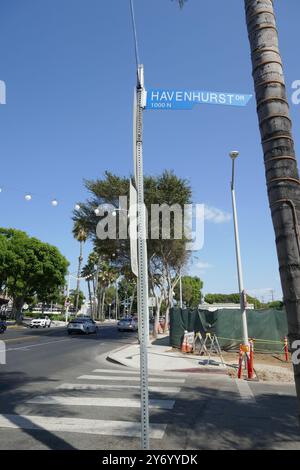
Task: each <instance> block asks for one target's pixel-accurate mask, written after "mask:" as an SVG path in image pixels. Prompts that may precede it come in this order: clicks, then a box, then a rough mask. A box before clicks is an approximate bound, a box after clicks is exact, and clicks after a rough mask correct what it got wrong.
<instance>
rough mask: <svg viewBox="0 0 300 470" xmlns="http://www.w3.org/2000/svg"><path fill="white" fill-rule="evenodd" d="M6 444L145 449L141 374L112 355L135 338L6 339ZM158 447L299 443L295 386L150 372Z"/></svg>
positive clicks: (1, 419) (113, 334)
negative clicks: (142, 444) (110, 359)
mask: <svg viewBox="0 0 300 470" xmlns="http://www.w3.org/2000/svg"><path fill="white" fill-rule="evenodd" d="M0 339H1V340H5V343H6V349H7V364H6V365H0V449H107V450H110V449H126V450H128V449H138V448H139V446H140V438H139V433H140V425H139V421H140V410H139V376H138V373H136V372H132V371H130V370H128V369H127V368H125V367H122V366H120V365H117V364H113V363H110V362H108V361H107V360H106V357H107V353H108V352H109V351H111V350H114V349H117V348H121V347H122V346H125V345H126V344H128V343H129V342H133V341H135V340H136V334H132V333H118V332H117V329H116V326H115V325H105V326H101V327H100V329H99V332H98V334H97V335H89V336H79V335H78V336H77V335H76V336H72V337H68V335H67V333H66V329H65V328H53V329H52V328H51V329H50V330H48V329H46V330H34V331H32V330H25V331H23V330H22V331H19V330H10V331H7V332H6V333H5V334H4V335H1V338H0ZM149 386H150V433H151V434H150V435H151V441H150V442H151V448H153V449H176V450H179V449H197V450H201V449H300V433H299V427H298V423H297V418H296V414H297V407H296V399H295V390H294V386H292V385H279V384H277V385H274V384H264V383H255V382H253V383H248V382H245V381H240V382H237V381H235V380H232V379H230V378H229V377H228V376H220V375H215V374H189V373H163V374H162V373H160V374H151V375H150V377H149Z"/></svg>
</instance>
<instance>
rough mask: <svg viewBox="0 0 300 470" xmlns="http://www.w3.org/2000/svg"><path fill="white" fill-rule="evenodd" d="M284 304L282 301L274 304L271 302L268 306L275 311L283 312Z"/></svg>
mask: <svg viewBox="0 0 300 470" xmlns="http://www.w3.org/2000/svg"><path fill="white" fill-rule="evenodd" d="M283 306H284V304H283V302H281V300H275V301H274V302H269V303H268V304H267V307H268V308H273V309H274V310H283Z"/></svg>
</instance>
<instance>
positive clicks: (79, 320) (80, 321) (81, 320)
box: [70, 318, 86, 323]
mask: <svg viewBox="0 0 300 470" xmlns="http://www.w3.org/2000/svg"><path fill="white" fill-rule="evenodd" d="M84 322H86V320H83V319H82V318H78V320H71V321H70V323H84Z"/></svg>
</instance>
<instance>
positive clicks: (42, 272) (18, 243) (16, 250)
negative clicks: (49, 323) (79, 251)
mask: <svg viewBox="0 0 300 470" xmlns="http://www.w3.org/2000/svg"><path fill="white" fill-rule="evenodd" d="M0 247H1V254H0V280H1V286H2V289H3V288H5V290H6V291H7V293H8V295H9V296H11V297H12V299H13V313H14V315H15V318H16V321H17V322H18V323H19V322H20V321H21V314H22V307H23V305H24V303H25V302H30V300H31V299H32V297H33V296H35V295H37V297H38V299H39V301H41V302H46V301H47V300H48V299H49V297H50V296H54V295H56V294H57V291H58V290H59V289H60V287H62V286H64V284H65V275H66V273H67V267H68V261H67V260H66V258H65V257H64V256H63V255H62V254H61V253H60V252H59V250H58V249H57V248H56V247H54V246H51V245H49V244H48V243H43V242H41V241H40V240H38V239H36V238H31V237H29V236H28V235H27V234H26V233H25V232H22V231H20V230H15V229H5V228H1V229H0Z"/></svg>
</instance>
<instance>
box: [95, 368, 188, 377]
mask: <svg viewBox="0 0 300 470" xmlns="http://www.w3.org/2000/svg"><path fill="white" fill-rule="evenodd" d="M93 372H95V373H101V374H102V373H104V374H117V375H120V374H124V375H140V371H139V370H130V369H129V370H119V369H115V370H111V369H95V370H93ZM150 375H157V376H161V377H178V378H182V377H184V376H185V375H187V374H184V373H183V372H181V373H178V372H160V371H157V372H155V371H152V372H151V371H149V376H150Z"/></svg>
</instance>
